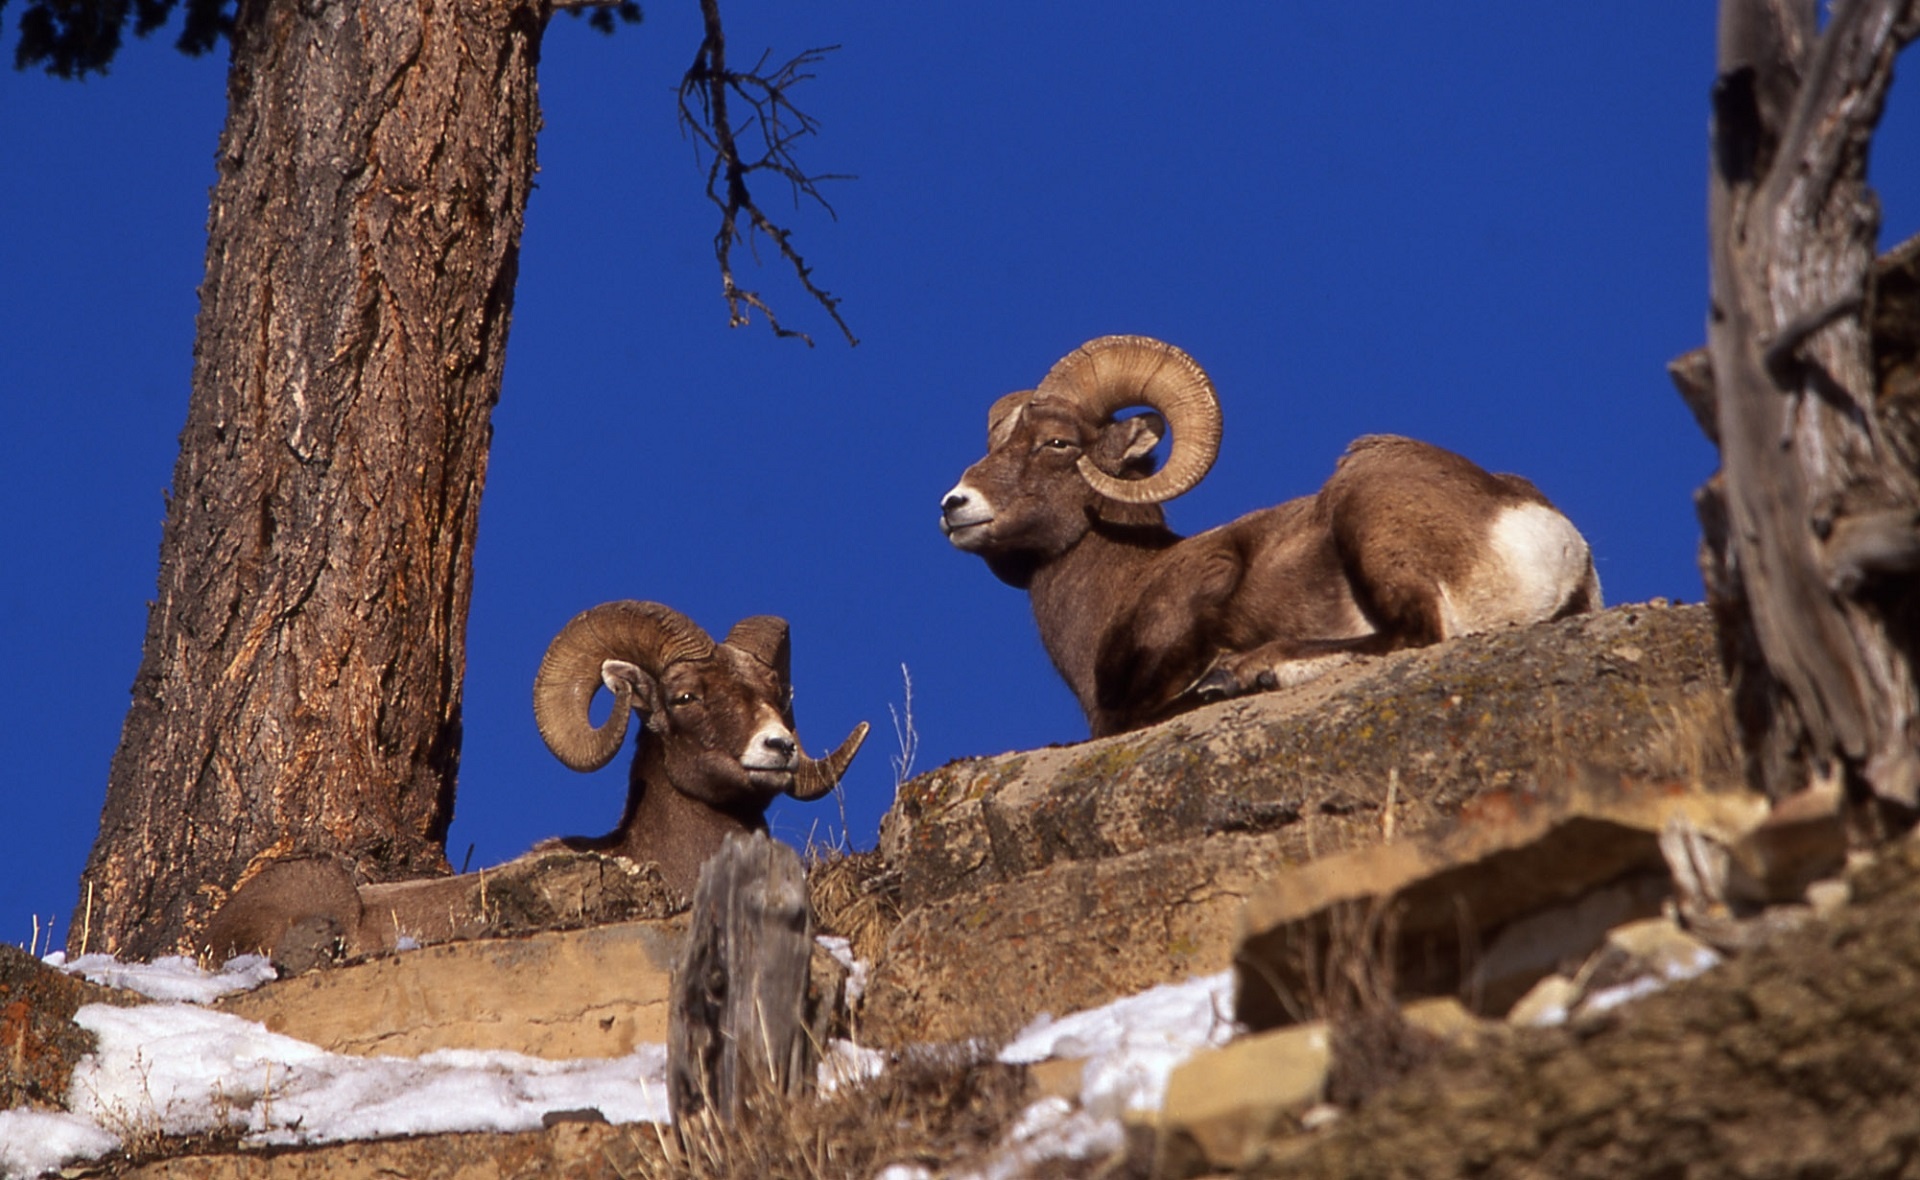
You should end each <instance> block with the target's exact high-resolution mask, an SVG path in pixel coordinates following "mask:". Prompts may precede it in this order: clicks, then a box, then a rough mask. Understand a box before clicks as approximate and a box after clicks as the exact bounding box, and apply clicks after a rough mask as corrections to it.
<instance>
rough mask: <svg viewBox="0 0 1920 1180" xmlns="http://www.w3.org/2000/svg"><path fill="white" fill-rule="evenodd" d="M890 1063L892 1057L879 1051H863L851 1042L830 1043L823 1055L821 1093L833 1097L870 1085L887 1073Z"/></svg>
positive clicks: (821, 1056)
mask: <svg viewBox="0 0 1920 1180" xmlns="http://www.w3.org/2000/svg"><path fill="white" fill-rule="evenodd" d="M891 1060H892V1056H891V1054H888V1053H883V1052H881V1051H880V1050H879V1049H867V1048H862V1047H861V1046H859V1045H856V1044H854V1043H853V1042H852V1041H838V1040H836V1041H828V1042H827V1051H826V1052H825V1053H823V1054H821V1055H820V1068H819V1071H818V1075H817V1078H818V1084H819V1086H820V1092H821V1093H823V1094H831V1093H833V1092H834V1091H835V1090H838V1089H839V1088H840V1087H842V1086H856V1085H859V1084H860V1083H862V1082H870V1081H872V1080H873V1079H875V1078H877V1077H879V1076H880V1075H881V1074H883V1073H885V1072H887V1063H888V1062H889V1061H891Z"/></svg>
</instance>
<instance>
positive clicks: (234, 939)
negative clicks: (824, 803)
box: [202, 602, 867, 960]
mask: <svg viewBox="0 0 1920 1180" xmlns="http://www.w3.org/2000/svg"><path fill="white" fill-rule="evenodd" d="M790 652H791V649H790V647H789V645H788V638H787V624H786V620H784V619H778V618H774V617H773V616H771V615H757V616H755V617H753V618H750V619H745V620H742V621H741V622H740V623H738V624H736V625H735V626H734V628H733V630H732V631H730V632H728V634H727V638H726V640H725V641H724V642H721V643H715V642H714V641H713V640H712V638H711V637H709V636H708V635H707V633H706V632H705V631H702V630H701V629H700V628H699V627H698V626H697V625H695V624H694V623H693V622H692V620H690V619H688V618H687V617H686V616H685V615H682V614H680V613H679V612H678V611H675V610H673V609H671V608H669V607H665V606H661V605H660V604H659V603H654V602H609V603H605V604H603V605H600V606H597V607H594V608H593V609H592V610H588V611H585V612H583V613H581V614H580V615H578V616H576V617H575V618H574V619H573V620H572V621H571V622H569V623H568V624H567V625H566V627H565V628H563V629H562V630H561V632H560V634H559V635H558V636H556V637H555V638H554V640H553V642H552V643H551V644H550V645H549V646H548V648H547V654H546V657H545V658H544V659H542V660H541V662H540V671H539V673H538V675H537V676H536V677H535V678H534V684H533V715H534V720H535V721H536V722H537V723H538V724H539V727H540V735H541V737H543V738H544V739H546V743H547V748H548V749H550V750H552V751H553V753H554V755H555V756H556V757H558V758H559V759H560V761H561V762H563V763H565V764H566V765H567V766H568V767H570V768H572V769H574V770H580V771H591V770H598V769H600V768H601V767H603V766H605V765H606V764H607V763H608V762H610V761H612V760H613V757H614V755H615V754H617V753H618V752H619V750H620V746H621V743H622V742H623V741H624V739H625V737H626V732H627V724H628V717H629V715H630V714H632V713H638V714H640V716H641V719H642V723H643V734H642V736H641V738H640V740H639V747H638V749H637V751H636V752H635V754H634V757H633V766H632V769H631V771H630V772H629V775H628V787H627V805H626V810H625V812H624V813H623V814H622V815H621V817H620V825H619V827H617V828H615V829H614V830H613V831H612V832H609V833H608V834H606V835H604V836H595V837H586V836H568V837H564V838H560V839H557V840H546V841H542V842H541V843H540V844H538V845H536V846H535V849H534V853H535V854H538V853H541V852H545V851H551V850H555V849H563V848H564V849H572V850H575V851H593V852H601V853H606V854H610V855H615V856H620V857H624V858H626V859H628V860H632V861H636V862H638V861H652V862H655V863H657V864H658V865H659V866H660V870H661V875H662V876H663V877H664V879H665V881H666V883H667V884H668V885H669V886H671V887H672V888H673V889H675V890H676V891H678V892H680V893H681V894H683V895H690V894H691V893H692V892H693V887H694V884H695V882H696V881H697V880H698V879H699V875H700V868H701V866H702V865H703V864H705V863H706V860H707V858H708V857H710V856H712V855H713V854H714V853H715V852H718V851H719V849H720V846H721V844H722V843H723V842H724V841H725V839H726V837H727V834H728V833H730V832H759V831H765V830H766V827H767V823H766V811H767V808H768V806H769V805H770V804H771V803H772V802H773V800H774V798H775V797H776V796H778V795H780V794H782V793H783V792H784V793H786V794H790V795H792V796H794V797H795V798H797V799H803V800H811V799H818V798H820V797H821V796H822V795H825V794H826V793H827V792H828V791H830V790H832V789H833V787H834V785H835V784H836V783H838V782H839V781H840V777H841V775H843V774H844V773H846V769H847V766H848V764H849V763H851V762H852V761H853V756H854V755H855V754H856V753H857V752H858V751H859V749H860V743H861V742H862V741H863V740H865V738H866V735H867V725H866V723H865V722H861V723H860V724H859V725H857V726H855V727H854V730H853V733H852V734H850V735H849V736H848V737H847V740H846V741H844V742H842V743H841V745H840V748H839V749H837V750H835V751H834V752H833V753H832V754H830V755H828V756H827V757H825V758H822V759H819V760H818V761H816V760H814V759H812V758H809V757H807V756H806V754H805V753H804V752H802V750H801V748H800V741H799V739H798V738H797V737H796V736H795V734H794V725H793V690H792V687H791V683H790V663H791V659H790ZM603 687H604V688H606V689H607V690H608V691H609V692H610V693H612V694H613V708H612V711H611V712H610V713H609V714H608V716H607V719H606V720H605V721H603V722H602V723H601V724H600V725H599V726H597V727H596V726H594V725H593V723H592V720H591V718H590V716H589V714H588V705H589V703H590V702H591V701H592V699H593V696H594V693H595V692H596V691H598V690H599V689H601V688H603ZM523 859H524V858H523ZM492 871H493V872H495V873H497V872H498V871H499V870H492ZM477 876H479V874H469V875H462V876H458V877H436V878H428V879H425V880H416V881H404V882H398V883H392V884H374V885H358V886H356V884H355V883H354V880H353V876H352V870H351V869H350V868H349V867H348V866H347V865H346V864H345V863H344V862H343V861H342V860H341V859H339V858H335V857H305V858H297V859H287V860H279V861H274V862H270V863H268V864H266V865H264V866H263V867H262V868H261V869H260V870H258V871H257V872H254V873H252V874H251V875H250V876H248V877H247V878H246V879H245V880H244V881H243V882H242V884H241V885H240V887H239V888H238V889H236V890H235V891H234V893H233V896H232V897H231V898H229V899H228V900H227V902H226V904H225V905H224V906H222V907H221V909H220V910H219V911H218V912H216V913H215V915H214V917H213V919H212V920H211V921H210V922H209V923H208V927H207V930H206V932H205V936H204V937H203V939H202V942H203V944H204V945H205V946H206V947H207V948H208V949H209V950H210V951H211V952H212V954H213V955H214V956H215V957H216V959H219V960H224V959H225V958H227V957H229V956H231V955H233V954H237V953H245V952H251V951H266V952H268V953H274V952H276V951H277V950H280V949H281V948H282V945H283V943H284V942H285V940H286V939H287V937H288V932H289V930H293V931H294V937H295V938H306V939H314V938H320V939H331V940H337V941H338V943H340V944H341V945H342V946H344V947H345V949H346V950H347V951H348V952H349V953H355V954H358V953H363V952H367V951H376V950H385V949H391V948H392V947H393V946H394V945H395V943H396V942H397V941H398V940H399V938H401V937H402V936H406V937H411V938H413V939H415V940H417V941H420V942H433V941H442V940H444V939H446V938H449V937H457V936H461V935H463V934H465V933H470V932H472V930H471V928H472V924H473V921H474V917H473V915H472V914H470V913H468V912H467V911H468V910H470V909H471V908H472V907H471V906H470V905H468V904H466V903H467V899H468V898H469V896H470V895H472V894H473V893H474V892H475V889H474V882H475V878H476V877H477ZM276 957H278V956H276Z"/></svg>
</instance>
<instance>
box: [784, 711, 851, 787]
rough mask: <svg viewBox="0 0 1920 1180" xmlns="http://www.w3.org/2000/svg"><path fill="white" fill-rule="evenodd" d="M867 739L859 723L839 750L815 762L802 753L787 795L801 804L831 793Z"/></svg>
mask: <svg viewBox="0 0 1920 1180" xmlns="http://www.w3.org/2000/svg"><path fill="white" fill-rule="evenodd" d="M866 740H867V723H866V722H864V721H862V722H861V723H860V724H858V725H856V726H854V727H853V732H852V733H850V734H848V735H847V740H846V741H844V742H841V743H840V748H839V749H837V750H835V751H834V752H833V753H831V754H828V755H827V756H826V757H825V758H821V759H818V760H815V759H812V758H809V757H807V756H806V755H805V754H802V755H801V756H800V765H798V766H796V767H794V770H793V786H791V787H789V788H787V793H788V794H789V795H792V796H793V797H794V798H795V799H800V800H803V801H804V800H810V799H818V798H819V797H820V796H822V795H824V794H826V793H827V792H828V791H831V790H833V788H834V786H835V785H836V784H838V783H839V781H840V776H841V775H843V774H845V773H847V767H848V765H849V764H851V763H852V762H853V756H854V755H855V754H858V753H859V752H860V743H861V742H864V741H866Z"/></svg>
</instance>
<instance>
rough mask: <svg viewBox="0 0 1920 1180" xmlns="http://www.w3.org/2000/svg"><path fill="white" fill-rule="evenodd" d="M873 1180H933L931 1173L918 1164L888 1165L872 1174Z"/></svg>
mask: <svg viewBox="0 0 1920 1180" xmlns="http://www.w3.org/2000/svg"><path fill="white" fill-rule="evenodd" d="M873 1180H933V1173H932V1172H929V1171H928V1170H927V1169H925V1168H923V1167H921V1166H920V1165H919V1164H888V1165H887V1166H886V1167H884V1168H881V1169H880V1170H879V1171H878V1172H876V1173H875V1174H874V1177H873Z"/></svg>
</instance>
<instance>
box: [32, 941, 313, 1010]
mask: <svg viewBox="0 0 1920 1180" xmlns="http://www.w3.org/2000/svg"><path fill="white" fill-rule="evenodd" d="M41 962H43V963H45V964H46V965H47V966H49V967H53V968H55V969H57V970H60V971H64V972H66V973H67V974H68V975H78V976H80V977H81V978H83V979H85V980H86V981H87V982H89V983H99V984H104V985H106V986H107V987H117V988H123V989H125V990H127V991H131V992H138V993H139V994H141V995H143V996H146V997H147V998H148V999H151V1000H180V1001H184V1002H186V1003H190V1004H211V1003H212V1002H213V1001H215V1000H217V999H219V998H220V997H221V996H225V995H231V994H233V993H234V992H244V991H251V990H252V989H254V988H256V987H259V986H260V985H261V984H263V983H269V982H271V981H272V980H274V979H276V978H278V977H279V973H278V972H276V971H275V970H274V969H273V964H271V963H269V962H268V961H267V960H266V957H265V956H263V955H239V956H236V957H235V958H232V959H229V960H227V963H226V965H225V966H223V967H221V968H220V970H218V971H203V970H201V968H200V966H199V964H197V963H195V962H194V961H193V960H192V959H189V958H187V957H186V956H185V955H172V956H169V957H167V958H163V959H155V960H154V961H153V962H151V963H122V962H121V961H120V960H118V959H116V958H114V957H113V956H112V955H102V954H92V955H81V956H80V957H79V958H77V959H74V960H73V961H72V962H68V961H67V955H66V952H65V951H55V952H54V953H53V954H50V955H48V956H47V957H46V958H44V959H42V960H41Z"/></svg>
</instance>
